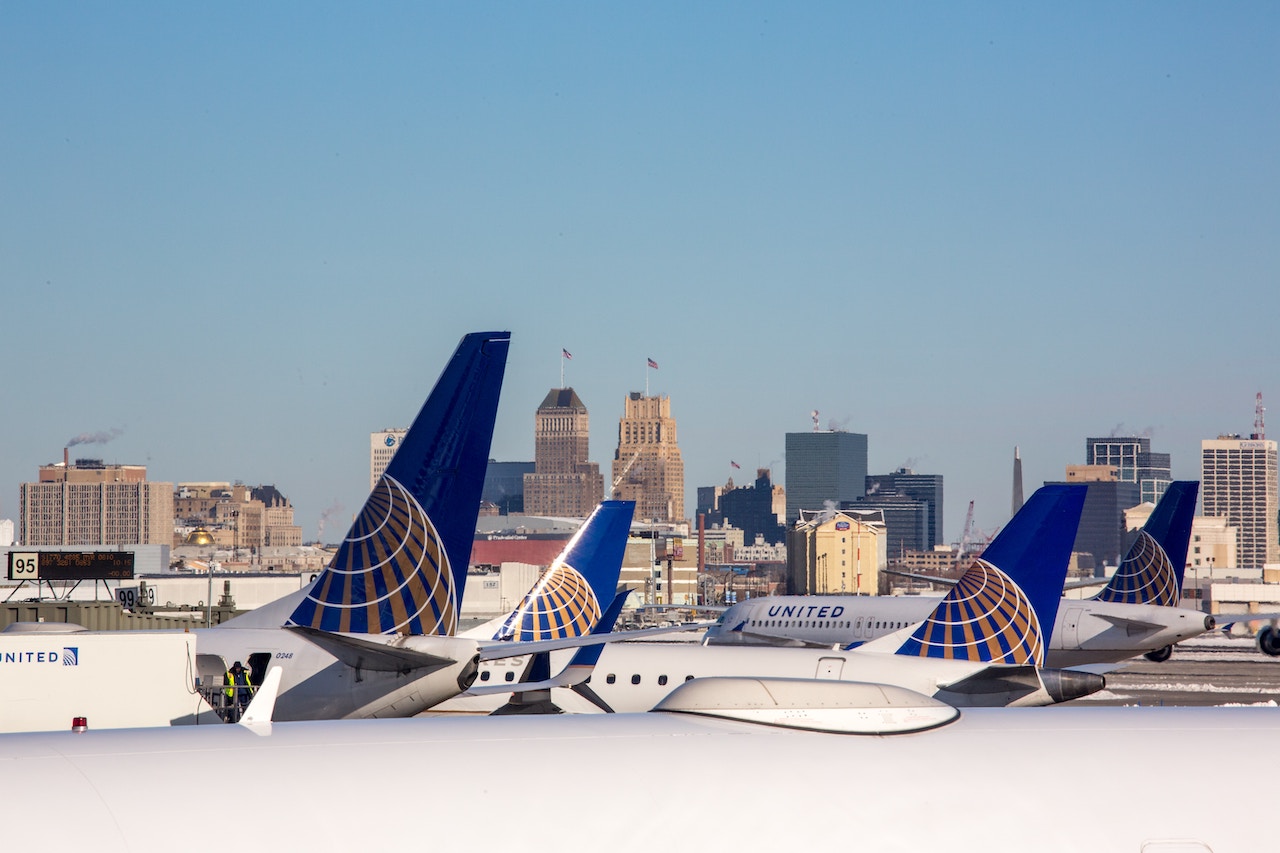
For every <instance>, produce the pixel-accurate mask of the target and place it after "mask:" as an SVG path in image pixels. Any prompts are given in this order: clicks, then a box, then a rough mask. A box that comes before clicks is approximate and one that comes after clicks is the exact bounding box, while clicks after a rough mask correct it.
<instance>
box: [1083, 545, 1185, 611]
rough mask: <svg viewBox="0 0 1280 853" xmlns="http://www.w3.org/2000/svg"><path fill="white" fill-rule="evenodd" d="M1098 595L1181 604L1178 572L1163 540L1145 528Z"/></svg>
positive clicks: (1121, 600)
mask: <svg viewBox="0 0 1280 853" xmlns="http://www.w3.org/2000/svg"><path fill="white" fill-rule="evenodd" d="M1094 599H1095V600H1096V601H1114V602H1117V603H1120V604H1158V605H1160V606H1161V607H1177V606H1178V576H1177V575H1176V574H1175V573H1174V571H1173V563H1171V562H1170V561H1169V555H1168V554H1166V553H1165V552H1164V548H1161V547H1160V543H1159V542H1157V541H1156V540H1155V539H1154V538H1153V537H1152V536H1151V534H1149V533H1147V532H1146V531H1145V530H1141V531H1139V532H1138V539H1137V541H1136V542H1134V543H1133V547H1131V548H1130V549H1129V553H1128V554H1126V555H1125V558H1124V560H1122V561H1121V562H1120V566H1119V568H1117V569H1116V573H1115V575H1114V576H1112V578H1111V581H1110V582H1109V583H1108V584H1107V585H1106V587H1104V588H1103V590H1102V592H1099V593H1098V594H1097V595H1096V596H1094Z"/></svg>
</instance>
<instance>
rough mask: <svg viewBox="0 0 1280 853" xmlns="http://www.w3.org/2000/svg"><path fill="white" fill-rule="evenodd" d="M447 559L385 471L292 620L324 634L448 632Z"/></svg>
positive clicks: (452, 596)
mask: <svg viewBox="0 0 1280 853" xmlns="http://www.w3.org/2000/svg"><path fill="white" fill-rule="evenodd" d="M457 620H458V596H457V593H456V590H455V589H454V582H453V573H452V572H451V571H450V569H449V558H448V555H447V554H446V553H445V550H444V546H443V545H442V544H441V542H440V537H439V535H438V533H437V532H436V528H435V525H434V524H432V522H431V519H430V518H428V517H427V514H426V512H425V511H423V509H422V506H421V504H419V503H418V501H417V499H416V498H414V496H413V495H412V494H411V493H410V492H409V491H408V490H407V489H406V488H404V486H402V485H401V484H400V483H399V482H397V481H396V480H395V479H394V478H392V477H390V476H388V475H386V474H384V475H382V477H381V479H379V481H378V484H377V486H376V487H375V488H374V489H373V492H372V493H371V494H370V495H369V499H368V500H367V501H365V505H364V508H363V509H362V510H361V511H360V515H359V517H357V518H356V520H355V523H354V524H352V525H351V530H350V531H349V532H348V533H347V538H346V539H344V540H343V542H342V545H341V546H340V547H339V548H338V553H337V554H335V555H334V557H333V560H332V561H331V562H330V563H329V565H328V567H327V568H326V569H325V571H324V572H323V573H322V574H321V576H320V579H319V580H318V581H317V583H316V584H315V586H314V587H313V588H312V590H311V592H310V593H309V594H308V596H307V597H306V598H305V599H304V600H303V602H302V604H300V605H299V606H298V608H297V610H295V611H294V613H293V616H292V617H291V621H292V622H293V623H294V624H296V625H306V626H309V627H312V628H318V629H320V630H324V631H342V632H353V633H359V634H393V633H400V634H441V635H452V634H453V633H454V630H455V628H456V627H457Z"/></svg>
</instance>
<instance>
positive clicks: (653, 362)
mask: <svg viewBox="0 0 1280 853" xmlns="http://www.w3.org/2000/svg"><path fill="white" fill-rule="evenodd" d="M649 366H650V367H652V368H653V369H654V370H657V369H658V362H656V361H654V360H653V359H649Z"/></svg>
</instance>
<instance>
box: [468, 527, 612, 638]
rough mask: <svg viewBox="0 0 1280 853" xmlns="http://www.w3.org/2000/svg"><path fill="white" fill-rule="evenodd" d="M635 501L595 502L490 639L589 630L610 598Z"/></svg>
mask: <svg viewBox="0 0 1280 853" xmlns="http://www.w3.org/2000/svg"><path fill="white" fill-rule="evenodd" d="M635 506H636V505H635V501H604V502H603V503H601V504H600V505H599V506H597V507H596V508H595V511H593V512H592V513H591V515H590V516H588V518H587V520H586V521H584V522H583V524H582V526H581V527H580V528H578V532H577V533H575V534H574V536H573V538H572V539H570V540H569V544H568V545H567V546H566V547H565V549H564V551H562V552H561V553H560V556H559V557H557V558H556V559H555V561H554V562H553V563H552V564H551V565H550V566H548V567H547V570H546V571H544V572H543V573H542V575H541V576H540V577H539V578H538V581H537V583H535V584H534V585H533V588H532V589H530V590H529V592H528V594H527V595H525V597H524V600H523V601H521V602H520V606H518V607H517V608H516V609H515V610H513V611H512V612H511V615H509V616H508V617H507V619H506V621H505V622H503V624H502V627H501V628H499V629H498V632H497V633H496V634H495V635H494V637H493V638H494V639H495V640H506V641H514V642H521V643H527V642H532V641H535V640H558V639H562V638H564V637H578V636H582V635H583V634H587V633H589V632H590V631H591V629H592V628H594V627H595V625H596V623H597V622H598V621H599V620H600V616H601V613H602V610H603V606H605V605H607V604H608V603H611V602H612V601H613V598H614V590H615V589H616V588H617V586H618V575H619V574H620V573H621V570H622V556H623V553H624V552H625V551H626V548H627V535H628V533H629V532H630V530H631V516H632V514H633V512H634V511H635Z"/></svg>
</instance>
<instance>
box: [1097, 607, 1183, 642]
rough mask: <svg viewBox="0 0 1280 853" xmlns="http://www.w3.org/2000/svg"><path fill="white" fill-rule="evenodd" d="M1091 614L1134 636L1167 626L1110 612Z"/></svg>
mask: <svg viewBox="0 0 1280 853" xmlns="http://www.w3.org/2000/svg"><path fill="white" fill-rule="evenodd" d="M1093 615H1094V616H1095V617H1096V618H1098V619H1101V620H1103V621H1104V622H1110V623H1111V624H1112V625H1115V626H1116V627H1117V628H1123V629H1124V630H1125V633H1126V634H1128V635H1129V636H1130V637H1133V636H1136V635H1137V634H1150V633H1151V632H1152V631H1159V630H1161V629H1162V628H1166V627H1168V626H1166V625H1161V624H1160V623H1158V622H1147V621H1146V620H1144V619H1126V618H1125V617H1124V616H1116V615H1115V614H1112V613H1098V612H1095V613H1094V614H1093Z"/></svg>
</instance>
